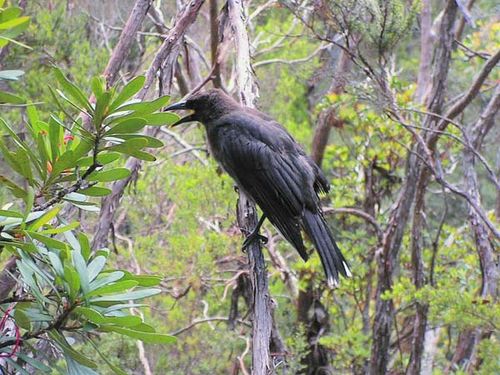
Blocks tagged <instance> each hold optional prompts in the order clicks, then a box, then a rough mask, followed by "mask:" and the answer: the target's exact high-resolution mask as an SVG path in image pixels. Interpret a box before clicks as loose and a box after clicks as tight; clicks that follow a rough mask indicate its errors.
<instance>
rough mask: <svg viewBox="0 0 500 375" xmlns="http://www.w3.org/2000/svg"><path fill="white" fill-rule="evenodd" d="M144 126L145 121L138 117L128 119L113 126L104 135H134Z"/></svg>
mask: <svg viewBox="0 0 500 375" xmlns="http://www.w3.org/2000/svg"><path fill="white" fill-rule="evenodd" d="M145 126H146V120H145V119H143V118H140V117H135V118H129V119H128V120H125V121H122V122H119V123H117V124H116V125H114V126H113V127H112V128H111V129H110V130H108V131H107V132H106V135H112V134H120V133H121V134H128V133H135V132H138V131H139V130H141V129H142V128H144V127H145Z"/></svg>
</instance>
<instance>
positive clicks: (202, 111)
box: [165, 89, 239, 126]
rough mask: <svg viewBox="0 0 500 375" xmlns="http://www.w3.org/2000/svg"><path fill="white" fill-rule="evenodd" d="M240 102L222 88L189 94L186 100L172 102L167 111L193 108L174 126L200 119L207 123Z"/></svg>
mask: <svg viewBox="0 0 500 375" xmlns="http://www.w3.org/2000/svg"><path fill="white" fill-rule="evenodd" d="M238 106H239V104H238V103H237V102H236V101H235V100H234V99H233V98H231V97H230V96H229V95H227V94H226V93H224V91H222V90H220V89H211V90H207V91H199V92H196V93H194V94H191V95H189V96H188V97H187V98H186V99H185V100H182V101H179V102H177V103H174V104H171V105H169V106H168V107H166V108H165V111H176V110H181V109H184V110H192V111H193V113H191V114H190V115H188V116H185V117H183V118H181V119H180V120H179V121H177V122H176V123H175V124H173V125H172V126H177V125H180V124H183V123H186V122H191V121H199V122H201V123H203V124H204V125H207V124H208V123H210V122H211V121H213V120H215V119H217V118H219V117H221V116H223V115H225V114H226V113H229V112H230V111H231V110H233V109H235V108H237V107H238Z"/></svg>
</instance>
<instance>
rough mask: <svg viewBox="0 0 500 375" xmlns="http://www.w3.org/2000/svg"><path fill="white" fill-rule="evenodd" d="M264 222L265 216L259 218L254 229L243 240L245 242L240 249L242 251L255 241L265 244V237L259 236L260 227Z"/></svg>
mask: <svg viewBox="0 0 500 375" xmlns="http://www.w3.org/2000/svg"><path fill="white" fill-rule="evenodd" d="M264 220H266V215H262V216H261V217H260V219H259V222H258V223H257V225H256V226H255V229H254V230H253V231H252V232H251V233H249V234H248V235H247V237H246V238H245V242H243V247H242V249H243V250H245V249H246V248H247V247H248V245H250V244H251V243H252V242H253V241H255V240H260V241H262V242H263V243H264V244H266V243H267V237H265V236H262V235H260V234H259V230H260V227H261V226H262V224H263V223H264Z"/></svg>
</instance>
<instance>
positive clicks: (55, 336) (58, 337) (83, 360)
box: [48, 330, 97, 369]
mask: <svg viewBox="0 0 500 375" xmlns="http://www.w3.org/2000/svg"><path fill="white" fill-rule="evenodd" d="M48 335H49V337H50V338H51V339H52V340H54V341H55V342H56V343H57V344H58V346H59V347H60V348H61V350H62V351H63V352H64V354H66V355H67V356H69V357H71V358H72V359H74V360H75V361H77V362H78V363H80V364H82V365H84V366H87V367H89V368H92V369H96V368H97V365H96V364H95V363H94V362H93V361H92V360H90V359H88V358H87V357H85V356H84V355H82V354H80V353H79V352H77V351H76V350H75V349H73V348H72V347H71V346H70V345H69V344H68V342H67V341H66V338H65V337H64V336H63V335H62V334H61V333H59V332H57V331H56V330H50V331H49V332H48Z"/></svg>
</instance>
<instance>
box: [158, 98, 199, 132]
mask: <svg viewBox="0 0 500 375" xmlns="http://www.w3.org/2000/svg"><path fill="white" fill-rule="evenodd" d="M181 109H188V108H187V107H186V101H181V102H177V103H174V104H171V105H169V106H168V107H165V108H164V111H178V110H181ZM191 121H196V119H195V116H194V113H193V114H191V115H188V116H186V117H183V118H181V119H179V120H178V121H177V122H174V123H173V124H172V125H171V127H174V126H177V125H180V124H184V123H186V122H191Z"/></svg>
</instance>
